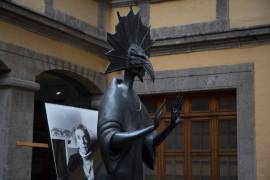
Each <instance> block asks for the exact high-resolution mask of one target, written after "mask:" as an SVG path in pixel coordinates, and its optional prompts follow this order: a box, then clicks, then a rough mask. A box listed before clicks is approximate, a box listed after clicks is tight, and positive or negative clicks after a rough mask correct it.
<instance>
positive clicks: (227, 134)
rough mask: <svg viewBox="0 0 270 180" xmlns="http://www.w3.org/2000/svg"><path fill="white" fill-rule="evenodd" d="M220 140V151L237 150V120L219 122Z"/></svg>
mask: <svg viewBox="0 0 270 180" xmlns="http://www.w3.org/2000/svg"><path fill="white" fill-rule="evenodd" d="M218 139H219V148H220V150H225V149H233V150H236V148H237V134H236V120H235V119H229V120H219V129H218Z"/></svg>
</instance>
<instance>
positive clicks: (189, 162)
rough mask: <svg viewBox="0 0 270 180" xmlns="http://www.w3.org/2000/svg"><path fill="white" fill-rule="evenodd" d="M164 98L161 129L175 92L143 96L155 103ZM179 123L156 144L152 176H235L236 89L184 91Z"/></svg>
mask: <svg viewBox="0 0 270 180" xmlns="http://www.w3.org/2000/svg"><path fill="white" fill-rule="evenodd" d="M164 99H166V100H167V101H166V102H167V106H166V108H164V109H166V110H164V111H166V112H165V113H164V114H163V116H162V121H161V125H160V129H159V130H162V129H163V128H165V127H166V126H167V124H168V123H169V122H170V104H171V103H172V102H173V101H174V100H175V99H176V95H159V96H152V97H142V100H143V102H146V107H147V106H148V104H150V105H151V109H152V110H151V112H150V115H151V116H153V115H154V114H153V113H152V112H154V111H153V107H158V105H159V104H161V103H162V101H163V100H164ZM181 117H182V119H183V122H182V123H181V124H180V125H178V126H177V127H176V128H175V129H174V130H173V132H172V133H171V134H170V135H169V136H168V137H167V139H166V140H165V141H164V143H163V144H161V145H160V146H159V147H158V150H157V161H156V169H155V171H150V170H146V171H145V179H146V180H148V179H151V180H236V179H237V131H236V127H237V126H236V98H235V92H212V93H187V94H185V95H184V103H183V107H182V112H181Z"/></svg>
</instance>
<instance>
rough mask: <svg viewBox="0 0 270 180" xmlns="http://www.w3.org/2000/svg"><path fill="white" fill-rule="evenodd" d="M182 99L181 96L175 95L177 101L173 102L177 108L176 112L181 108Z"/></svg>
mask: <svg viewBox="0 0 270 180" xmlns="http://www.w3.org/2000/svg"><path fill="white" fill-rule="evenodd" d="M183 99H184V97H183V96H179V97H177V101H176V103H175V108H176V109H177V111H178V112H179V111H180V110H181V109H182V104H183Z"/></svg>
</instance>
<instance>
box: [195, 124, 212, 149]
mask: <svg viewBox="0 0 270 180" xmlns="http://www.w3.org/2000/svg"><path fill="white" fill-rule="evenodd" d="M209 138H210V129H209V122H208V121H192V126H191V144H192V149H193V150H194V149H197V150H199V149H200V150H203V149H209Z"/></svg>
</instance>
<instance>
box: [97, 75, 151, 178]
mask: <svg viewBox="0 0 270 180" xmlns="http://www.w3.org/2000/svg"><path fill="white" fill-rule="evenodd" d="M151 124H152V122H151V121H150V118H149V115H148V112H147V110H146V108H145V106H144V105H143V104H142V103H141V101H140V99H139V97H138V96H137V95H136V93H135V92H134V91H133V90H132V89H128V88H127V86H125V85H124V84H123V80H120V79H113V81H112V84H111V86H110V87H109V88H108V90H107V92H106V93H105V94H104V97H103V101H102V103H101V109H100V111H99V120H98V141H99V145H100V151H101V155H102V159H103V164H102V166H101V168H100V170H99V172H98V174H97V178H96V179H97V180H142V179H143V162H144V163H145V164H146V165H147V166H148V167H150V168H151V169H153V166H154V154H155V153H154V146H153V133H154V132H153V133H150V134H149V135H147V136H146V137H144V138H140V139H138V140H136V141H134V142H132V143H131V144H130V145H129V146H126V147H119V149H118V150H113V149H112V148H111V144H110V143H111V139H112V136H113V135H114V134H115V133H118V132H132V131H136V130H139V129H142V128H144V127H146V126H149V125H151Z"/></svg>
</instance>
